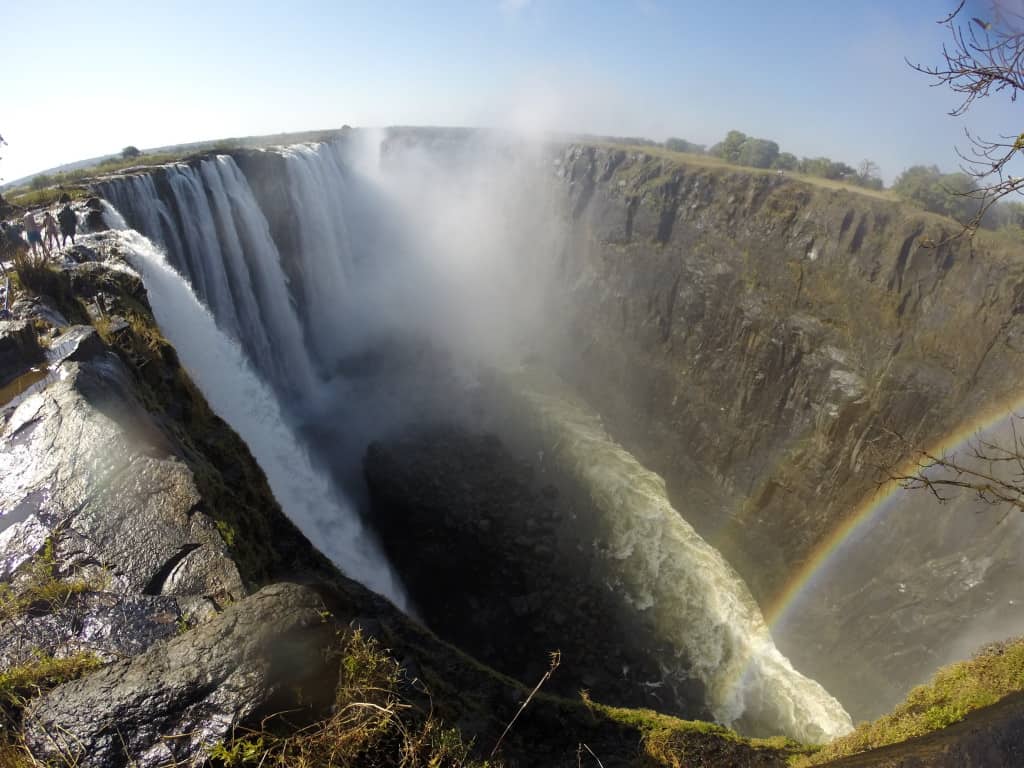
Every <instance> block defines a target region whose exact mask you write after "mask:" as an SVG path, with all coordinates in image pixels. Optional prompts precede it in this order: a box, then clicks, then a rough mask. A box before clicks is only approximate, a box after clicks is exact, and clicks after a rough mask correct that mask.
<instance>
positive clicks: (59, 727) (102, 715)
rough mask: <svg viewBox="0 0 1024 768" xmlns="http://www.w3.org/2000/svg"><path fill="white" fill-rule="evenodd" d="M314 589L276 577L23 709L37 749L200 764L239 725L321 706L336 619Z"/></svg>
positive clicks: (327, 695) (102, 760)
mask: <svg viewBox="0 0 1024 768" xmlns="http://www.w3.org/2000/svg"><path fill="white" fill-rule="evenodd" d="M325 616H326V611H325V609H324V605H323V602H322V601H321V600H320V598H319V597H318V596H317V594H316V593H315V592H313V591H312V590H311V589H309V588H307V587H302V586H298V585H295V584H275V585H273V586H270V587H266V588H264V589H263V590H261V591H259V592H257V593H256V594H254V595H252V596H251V597H248V598H246V599H245V600H242V601H241V602H239V603H235V604H234V605H232V606H230V607H229V608H228V609H227V610H225V611H224V612H223V613H222V614H221V615H220V616H218V617H217V618H215V619H213V620H212V621H210V622H208V623H206V624H204V625H202V626H200V627H197V628H196V629H194V630H191V631H189V632H186V633H185V634H182V635H179V636H177V637H174V638H172V639H170V640H167V641H165V642H161V643H157V644H156V645H154V646H152V647H151V648H150V649H149V650H148V651H146V652H145V653H143V654H141V655H140V656H136V657H134V658H131V659H126V660H124V661H119V662H116V663H114V664H111V665H109V666H107V667H104V668H102V669H100V670H98V671H96V672H94V673H92V674H91V675H89V676H87V677H85V678H83V679H81V680H75V681H73V682H70V683H66V684H64V685H62V686H60V687H58V688H56V689H54V690H53V691H51V692H50V693H48V694H47V695H45V696H43V697H41V698H40V699H37V700H36V701H35V702H33V704H32V705H31V707H30V708H29V709H28V710H27V711H26V713H25V726H24V735H25V741H26V744H27V745H28V747H29V748H30V749H31V750H32V752H33V754H34V755H35V756H36V757H37V758H39V759H43V760H47V759H50V760H53V759H56V760H62V761H65V762H66V763H67V764H73V765H76V766H79V768H89V767H90V766H95V767H96V768H100V766H102V767H103V768H118V767H119V766H128V765H131V766H136V767H137V768H150V767H151V766H152V767H155V766H162V765H170V764H174V765H184V764H193V763H192V761H193V760H197V759H198V760H199V761H200V762H201V759H202V757H203V755H204V753H205V750H206V749H207V748H209V747H211V746H213V745H214V744H216V743H218V742H221V741H223V740H224V739H226V738H228V737H229V736H230V735H231V733H232V730H233V728H234V727H235V726H236V725H244V724H246V723H252V722H253V720H254V718H258V717H259V716H260V715H263V714H271V713H272V711H273V712H280V711H282V710H291V709H307V710H310V709H311V711H314V712H320V711H323V710H324V708H325V705H327V706H329V702H330V701H331V699H332V696H333V689H334V686H335V684H336V682H337V659H334V660H333V661H332V660H331V654H330V653H329V651H330V649H331V648H332V646H333V645H334V644H335V643H336V642H337V637H336V635H337V626H336V625H335V624H334V623H333V622H332V621H330V620H328V619H326V618H325Z"/></svg>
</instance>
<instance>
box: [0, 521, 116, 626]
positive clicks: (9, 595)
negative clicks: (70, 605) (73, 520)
mask: <svg viewBox="0 0 1024 768" xmlns="http://www.w3.org/2000/svg"><path fill="white" fill-rule="evenodd" d="M23 568H24V571H23V574H24V575H23V576H22V578H21V579H19V582H18V584H17V586H14V585H11V584H0V620H2V621H10V620H11V619H14V618H16V617H18V616H22V615H24V614H25V613H26V612H28V611H29V610H30V609H31V608H33V607H36V606H41V607H45V608H48V609H50V610H55V609H56V608H59V607H60V606H62V605H64V604H65V603H66V602H67V601H68V598H70V597H71V596H72V595H77V594H81V593H83V592H95V591H97V590H101V589H104V588H105V587H106V584H105V583H102V582H99V581H96V580H92V581H90V580H86V579H62V578H60V577H59V576H57V565H56V559H55V557H54V553H53V540H52V539H47V540H46V544H45V546H44V547H43V551H42V552H40V553H39V554H38V555H36V556H35V557H34V558H32V560H30V561H29V562H28V563H27V565H26V566H23Z"/></svg>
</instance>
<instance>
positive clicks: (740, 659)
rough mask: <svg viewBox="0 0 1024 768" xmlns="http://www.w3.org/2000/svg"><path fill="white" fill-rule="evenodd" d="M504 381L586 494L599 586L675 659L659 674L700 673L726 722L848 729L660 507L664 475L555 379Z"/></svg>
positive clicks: (740, 595)
mask: <svg viewBox="0 0 1024 768" xmlns="http://www.w3.org/2000/svg"><path fill="white" fill-rule="evenodd" d="M513 381H518V382H519V384H518V387H521V389H522V391H523V392H524V393H525V402H526V403H527V408H528V410H527V413H526V414H525V415H526V418H527V419H530V420H531V421H533V422H535V423H536V424H537V426H538V427H539V428H540V430H541V433H542V435H543V436H544V440H545V443H546V444H547V445H549V446H550V448H549V450H548V453H550V454H551V456H552V458H553V459H554V460H555V461H557V462H558V463H559V464H560V465H561V466H562V467H563V468H564V469H565V470H566V471H567V472H568V473H569V474H570V476H572V477H574V478H576V480H577V481H578V482H579V483H580V484H581V485H582V486H583V487H584V488H586V489H587V491H588V492H589V494H590V497H591V500H592V501H593V503H594V509H595V512H594V514H596V515H597V516H598V518H599V522H600V528H601V530H602V542H601V544H600V546H601V549H602V550H603V551H604V552H605V559H606V562H607V563H608V570H609V578H610V579H611V585H612V586H614V588H615V589H616V590H617V591H620V592H621V593H622V594H623V595H625V597H626V599H627V600H628V601H629V603H630V604H631V605H632V606H633V607H634V609H635V610H637V612H638V613H641V614H643V615H644V616H647V617H649V620H651V621H653V622H654V625H655V627H656V629H657V631H658V634H659V636H661V637H662V638H664V639H665V640H666V641H667V642H669V643H670V644H671V645H672V646H674V647H675V648H676V649H677V650H678V652H679V655H680V657H681V658H684V659H685V662H686V663H685V664H679V663H678V659H676V660H674V659H663V660H662V662H663V664H664V665H665V669H666V672H667V674H668V675H674V676H677V677H679V678H686V677H688V676H691V675H695V676H696V677H697V678H698V679H700V680H701V682H703V683H704V685H705V687H706V691H707V703H708V706H709V708H710V709H711V711H712V713H713V714H714V716H715V719H716V720H717V721H719V722H721V723H724V724H726V725H734V724H737V723H740V724H745V725H747V726H755V727H757V728H758V729H764V728H766V727H767V728H769V729H771V730H772V731H773V732H776V733H784V734H786V735H787V736H790V737H792V738H795V739H799V740H801V741H804V742H807V743H812V744H813V743H823V742H825V741H828V740H830V739H832V738H835V737H836V736H840V735H842V734H844V733H847V732H848V731H850V730H851V728H852V724H851V721H850V716H849V715H848V714H847V713H846V711H845V710H844V709H843V707H842V705H841V704H840V703H839V702H838V701H836V699H834V698H833V697H832V696H830V695H829V694H828V692H827V691H826V690H825V689H824V688H823V687H822V686H821V685H819V684H818V683H817V682H815V681H814V680H811V679H809V678H807V677H804V676H803V675H801V674H800V673H799V672H797V671H796V670H795V669H794V668H793V666H792V664H790V662H789V660H788V659H787V658H786V657H785V656H783V655H782V653H781V652H780V651H779V650H778V648H776V646H775V643H774V641H773V640H772V636H771V633H770V632H769V630H768V625H767V624H766V623H765V620H764V617H763V616H762V614H761V610H760V608H759V607H758V605H757V602H756V601H755V600H754V597H753V595H751V594H750V590H749V589H748V588H747V585H746V584H745V583H744V582H743V580H742V579H741V578H740V576H739V574H737V573H736V571H735V570H733V568H732V567H731V566H730V565H729V564H728V563H727V562H726V560H725V558H724V557H722V555H721V553H720V552H719V551H718V550H717V549H715V548H714V547H712V546H711V545H710V544H708V543H707V542H706V541H705V540H704V539H703V538H701V536H700V535H699V534H698V533H697V532H696V531H695V530H694V529H693V527H692V526H691V525H690V524H689V523H687V522H686V520H684V519H683V517H682V515H680V514H679V512H678V511H676V510H675V509H674V508H673V507H672V504H671V502H670V501H669V500H668V493H667V491H666V490H665V481H664V480H662V478H661V477H659V476H658V475H657V474H655V473H654V472H651V471H650V470H648V469H646V468H645V467H643V466H642V465H641V464H640V463H639V462H638V461H637V460H636V458H634V457H633V456H632V454H630V453H629V452H628V451H626V450H625V449H624V448H623V447H622V446H620V445H618V444H617V443H616V442H615V441H614V440H612V438H611V437H610V436H609V435H608V433H607V432H606V431H605V429H604V427H603V426H602V424H601V420H600V417H599V416H597V414H595V413H593V412H592V411H590V410H589V409H587V408H586V407H585V406H584V405H582V404H581V403H579V402H576V401H574V400H573V399H572V398H571V397H569V396H567V395H563V394H560V393H559V392H558V389H557V386H556V385H552V384H550V383H549V384H546V385H544V386H543V388H538V386H537V385H536V383H535V382H533V381H530V380H528V378H527V377H525V376H513ZM518 387H517V388H518ZM673 661H675V662H676V663H677V665H678V668H673V667H672V664H673Z"/></svg>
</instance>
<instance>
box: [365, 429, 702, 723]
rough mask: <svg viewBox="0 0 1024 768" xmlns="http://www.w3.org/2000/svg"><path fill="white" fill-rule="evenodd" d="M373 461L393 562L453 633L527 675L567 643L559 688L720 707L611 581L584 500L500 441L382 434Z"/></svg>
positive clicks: (380, 522) (698, 713) (422, 609)
mask: <svg viewBox="0 0 1024 768" xmlns="http://www.w3.org/2000/svg"><path fill="white" fill-rule="evenodd" d="M364 467H365V472H366V479H367V484H368V486H369V490H370V497H371V502H372V505H373V517H374V524H375V526H376V527H377V530H378V531H379V533H380V537H381V540H382V541H383V542H384V545H385V548H386V550H387V552H388V555H389V559H390V561H391V562H392V563H393V564H394V565H395V567H396V568H397V569H398V571H399V573H400V575H401V576H402V580H403V583H405V584H406V585H408V588H409V589H410V591H411V597H412V599H413V602H414V604H415V605H416V606H417V610H418V611H419V613H420V615H421V616H422V618H423V620H424V621H425V622H426V623H427V625H428V626H430V627H431V628H432V629H433V630H434V631H436V632H437V633H438V634H439V635H441V636H442V637H443V638H445V639H446V640H448V641H449V642H451V643H453V644H454V645H456V646H458V647H459V648H462V649H464V650H466V651H467V652H469V653H471V654H472V655H474V656H475V657H477V658H479V659H480V660H481V661H484V662H485V663H487V664H489V665H491V666H493V667H494V668H496V669H498V670H500V671H502V672H504V673H506V674H508V675H511V676H512V677H514V678H516V679H517V680H521V681H523V682H529V681H531V680H537V679H540V677H541V676H542V675H543V673H544V671H545V670H546V669H547V666H548V663H549V658H548V656H549V654H550V653H551V652H552V651H556V650H558V651H560V654H561V667H560V670H559V673H558V675H556V676H555V678H554V679H553V680H552V682H551V684H550V686H549V687H550V688H551V690H553V691H556V692H559V693H562V694H564V695H567V696H574V695H575V694H576V693H577V692H578V691H579V690H581V689H587V690H589V691H590V692H591V693H592V694H593V696H594V698H596V699H598V700H599V701H614V702H617V703H619V704H622V705H625V706H645V707H649V708H656V709H658V710H659V711H664V712H667V713H671V714H676V715H682V716H686V717H690V718H697V719H707V718H708V717H709V715H708V713H707V711H706V709H705V705H704V701H705V698H704V690H703V688H702V686H701V685H700V684H699V682H697V681H696V680H689V681H686V682H685V684H683V683H681V682H680V681H678V680H674V679H669V680H667V681H666V674H665V664H666V659H670V658H675V656H676V653H675V649H673V648H672V647H671V645H670V644H668V643H666V642H665V641H664V640H663V639H661V640H659V638H658V636H657V632H656V628H655V627H654V626H653V622H652V620H651V617H650V615H649V614H645V613H644V612H643V611H638V610H636V609H635V607H634V606H632V605H631V604H630V603H629V602H628V600H627V599H626V598H625V597H624V593H623V592H622V591H621V590H613V589H611V588H610V585H611V584H612V583H613V582H616V580H617V576H616V575H615V573H614V571H613V570H612V569H610V568H608V567H607V565H606V564H605V563H604V562H603V560H602V558H601V557H600V555H599V547H598V545H597V544H594V543H592V542H596V541H598V540H601V539H602V532H600V531H599V530H598V528H597V527H596V526H595V524H594V520H593V518H594V516H593V515H592V514H591V513H590V511H589V509H588V506H587V504H586V503H585V502H584V501H583V500H581V499H573V498H572V497H571V496H569V495H565V494H562V493H561V492H560V491H559V490H558V489H557V488H556V487H555V486H553V485H551V484H550V482H549V481H548V480H547V479H546V478H544V477H541V476H538V475H537V474H536V473H535V472H534V470H533V468H532V467H530V466H529V465H527V464H525V463H524V462H522V461H519V460H517V459H515V458H513V456H512V455H511V454H510V453H509V451H508V450H507V449H506V447H505V446H504V445H502V443H501V442H500V441H499V440H498V438H496V437H495V436H493V435H485V434H474V433H472V432H469V431H465V430H463V429H460V428H456V427H436V428H432V429H431V428H426V429H423V430H422V431H420V432H418V433H416V434H412V435H407V436H405V437H403V438H401V439H396V440H392V441H388V442H384V443H375V444H373V445H371V446H370V449H369V451H368V452H367V455H366V459H365V462H364ZM455 595H457V596H458V597H457V599H456V598H453V596H455ZM678 663H683V662H682V661H678Z"/></svg>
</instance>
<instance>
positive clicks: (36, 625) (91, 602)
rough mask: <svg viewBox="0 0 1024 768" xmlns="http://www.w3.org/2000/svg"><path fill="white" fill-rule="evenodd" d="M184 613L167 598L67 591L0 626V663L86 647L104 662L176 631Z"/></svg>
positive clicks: (132, 653)
mask: <svg viewBox="0 0 1024 768" xmlns="http://www.w3.org/2000/svg"><path fill="white" fill-rule="evenodd" d="M194 613H196V612H195V611H193V612H190V613H188V614H187V615H188V616H192V615H193V614H194ZM185 617H186V611H185V610H184V609H183V608H182V606H181V605H180V604H179V602H178V600H177V599H176V598H173V597H163V596H152V595H119V594H114V593H112V592H89V593H81V594H77V595H71V596H69V597H68V598H67V599H66V600H64V601H62V602H61V603H60V604H58V605H43V606H33V608H32V609H31V610H28V611H26V612H25V613H24V614H22V615H20V616H15V617H13V618H12V619H10V620H9V621H5V622H4V624H3V626H0V667H13V666H17V665H19V664H24V663H26V662H28V661H30V660H31V659H32V658H33V657H34V656H35V655H36V654H39V653H43V654H46V655H50V656H58V657H64V656H70V655H72V654H75V653H78V652H81V651H87V652H91V653H94V654H96V655H97V656H99V657H100V658H101V659H103V660H104V661H116V660H119V659H123V658H125V657H128V656H136V655H138V654H139V653H141V652H142V651H144V650H146V649H147V648H148V647H149V646H151V645H152V644H153V643H155V642H156V641H157V640H162V639H164V638H168V637H173V636H174V635H176V634H178V632H179V628H180V627H181V626H182V625H183V623H184V622H185V621H186V618H185Z"/></svg>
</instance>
